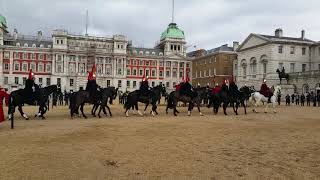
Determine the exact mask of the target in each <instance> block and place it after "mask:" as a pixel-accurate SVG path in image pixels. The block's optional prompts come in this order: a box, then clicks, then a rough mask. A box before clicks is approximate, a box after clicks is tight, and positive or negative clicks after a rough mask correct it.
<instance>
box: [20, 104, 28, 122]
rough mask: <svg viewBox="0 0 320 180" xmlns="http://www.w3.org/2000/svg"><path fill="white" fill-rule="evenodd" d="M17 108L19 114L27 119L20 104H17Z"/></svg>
mask: <svg viewBox="0 0 320 180" xmlns="http://www.w3.org/2000/svg"><path fill="white" fill-rule="evenodd" d="M18 110H19V112H20V114H21V116H22V117H24V119H25V120H29V117H28V116H27V114H25V113H24V112H23V110H22V106H21V105H19V106H18Z"/></svg>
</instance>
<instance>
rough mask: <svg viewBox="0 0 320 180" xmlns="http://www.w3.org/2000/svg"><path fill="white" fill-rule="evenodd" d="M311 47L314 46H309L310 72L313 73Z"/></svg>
mask: <svg viewBox="0 0 320 180" xmlns="http://www.w3.org/2000/svg"><path fill="white" fill-rule="evenodd" d="M311 48H312V46H309V74H310V75H311V70H312V67H311V66H312V64H311Z"/></svg>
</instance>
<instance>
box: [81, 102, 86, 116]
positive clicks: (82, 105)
mask: <svg viewBox="0 0 320 180" xmlns="http://www.w3.org/2000/svg"><path fill="white" fill-rule="evenodd" d="M83 107H84V103H82V104H81V105H80V111H81V113H82V116H83V117H84V118H85V119H87V116H86V115H85V114H84V112H83Z"/></svg>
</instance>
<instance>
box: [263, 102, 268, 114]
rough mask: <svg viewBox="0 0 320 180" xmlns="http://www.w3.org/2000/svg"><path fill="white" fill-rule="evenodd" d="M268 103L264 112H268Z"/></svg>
mask: <svg viewBox="0 0 320 180" xmlns="http://www.w3.org/2000/svg"><path fill="white" fill-rule="evenodd" d="M266 104H267V105H266V107H265V109H264V113H267V112H268V106H269V103H268V102H267V103H266Z"/></svg>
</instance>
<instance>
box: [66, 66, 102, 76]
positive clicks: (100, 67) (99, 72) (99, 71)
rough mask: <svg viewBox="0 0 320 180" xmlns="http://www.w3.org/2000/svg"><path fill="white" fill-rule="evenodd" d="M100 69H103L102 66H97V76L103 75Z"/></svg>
mask: <svg viewBox="0 0 320 180" xmlns="http://www.w3.org/2000/svg"><path fill="white" fill-rule="evenodd" d="M72 65H73V66H74V64H72ZM102 69H103V68H102V65H99V66H98V71H97V72H98V74H102V73H103V72H102Z"/></svg>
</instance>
